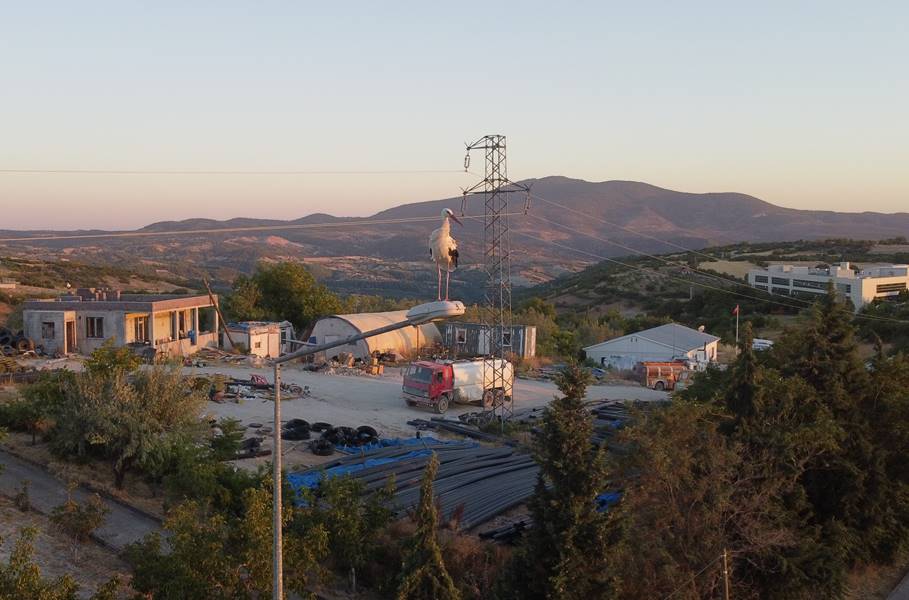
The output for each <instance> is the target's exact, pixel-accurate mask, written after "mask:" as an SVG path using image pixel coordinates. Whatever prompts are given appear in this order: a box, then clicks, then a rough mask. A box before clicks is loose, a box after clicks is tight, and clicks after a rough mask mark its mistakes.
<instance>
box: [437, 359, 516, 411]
mask: <svg viewBox="0 0 909 600" xmlns="http://www.w3.org/2000/svg"><path fill="white" fill-rule="evenodd" d="M503 362H504V366H502V363H503ZM493 363H495V366H493ZM499 368H502V369H503V373H504V381H501V380H500V381H494V380H495V379H496V378H495V372H496V370H497V369H499ZM451 371H452V375H453V381H452V388H453V390H454V398H453V400H454V401H455V402H464V403H467V402H482V400H483V394H484V392H486V391H487V390H497V389H501V392H502V394H503V395H504V396H505V397H507V398H510V397H511V394H512V389H513V388H514V367H513V366H512V365H511V363H510V362H508V361H507V360H506V361H502V360H501V359H495V361H492V360H482V359H480V360H470V361H454V362H452V363H451Z"/></svg>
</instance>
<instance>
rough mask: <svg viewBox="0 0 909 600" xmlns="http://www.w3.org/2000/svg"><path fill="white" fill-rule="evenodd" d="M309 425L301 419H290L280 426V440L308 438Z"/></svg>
mask: <svg viewBox="0 0 909 600" xmlns="http://www.w3.org/2000/svg"><path fill="white" fill-rule="evenodd" d="M309 431H310V425H309V423H308V422H307V421H304V420H303V419H291V420H290V421H288V422H287V423H285V424H284V427H282V428H281V439H282V440H293V441H297V440H308V439H309V437H310V436H309Z"/></svg>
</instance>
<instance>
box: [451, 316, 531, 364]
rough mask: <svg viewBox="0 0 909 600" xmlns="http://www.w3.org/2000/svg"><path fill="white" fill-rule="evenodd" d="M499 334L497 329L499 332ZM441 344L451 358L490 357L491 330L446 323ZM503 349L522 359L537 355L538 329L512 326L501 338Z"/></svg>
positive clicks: (481, 325)
mask: <svg viewBox="0 0 909 600" xmlns="http://www.w3.org/2000/svg"><path fill="white" fill-rule="evenodd" d="M496 330H497V331H498V328H496ZM441 334H442V344H443V345H444V346H445V348H446V349H447V350H448V352H449V355H450V356H451V357H452V358H473V357H477V356H486V355H487V354H489V330H488V329H487V328H486V326H485V325H483V324H482V323H462V322H457V321H455V322H452V321H447V322H445V323H443V324H442V325H441ZM502 346H503V347H504V348H505V351H506V352H510V353H512V354H514V355H515V356H519V357H521V358H531V357H533V356H536V353H537V328H536V327H534V326H533V325H512V326H511V327H509V328H506V329H505V331H504V332H503V334H502Z"/></svg>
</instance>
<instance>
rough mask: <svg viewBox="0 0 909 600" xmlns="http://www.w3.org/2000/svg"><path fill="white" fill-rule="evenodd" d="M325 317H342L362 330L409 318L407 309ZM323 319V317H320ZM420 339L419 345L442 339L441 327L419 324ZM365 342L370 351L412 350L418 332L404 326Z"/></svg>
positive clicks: (415, 343) (431, 324)
mask: <svg viewBox="0 0 909 600" xmlns="http://www.w3.org/2000/svg"><path fill="white" fill-rule="evenodd" d="M324 318H325V319H342V320H344V321H347V322H348V323H350V324H351V325H352V326H353V327H354V328H355V329H356V330H358V331H360V332H366V331H372V330H373V329H378V328H380V327H385V326H386V325H392V324H394V323H400V322H401V321H406V320H407V311H406V310H393V311H388V312H375V313H358V314H352V315H333V316H331V317H324ZM320 320H321V319H320ZM418 327H419V331H420V340H419V345H421V346H425V345H431V344H434V343H438V342H440V341H441V340H442V336H441V335H440V334H439V329H438V327H436V326H435V325H434V324H433V323H426V324H424V325H419V326H418ZM317 328H318V323H316V325H315V327H314V328H313V334H315V333H316V331H317ZM364 342H365V343H366V344H367V346H368V347H369V351H370V352H375V351H380V352H384V351H387V350H399V351H401V350H410V349H412V348H415V347H416V346H417V332H416V328H415V327H404V328H402V329H398V330H396V331H390V332H388V333H383V334H380V335H376V336H373V337H370V338H366V339H365V340H364Z"/></svg>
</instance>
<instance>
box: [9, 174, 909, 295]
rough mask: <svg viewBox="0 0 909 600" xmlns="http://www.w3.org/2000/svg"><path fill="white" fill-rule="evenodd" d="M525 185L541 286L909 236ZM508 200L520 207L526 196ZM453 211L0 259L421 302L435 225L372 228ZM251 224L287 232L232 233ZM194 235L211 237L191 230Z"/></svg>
mask: <svg viewBox="0 0 909 600" xmlns="http://www.w3.org/2000/svg"><path fill="white" fill-rule="evenodd" d="M523 183H525V184H529V185H531V186H532V193H533V196H532V198H531V205H530V211H529V214H528V215H523V214H517V215H514V216H512V217H510V219H511V226H512V228H513V230H514V231H515V232H516V234H515V235H514V236H513V239H512V248H513V252H514V259H513V260H514V267H515V268H514V273H515V276H516V282H515V283H516V285H531V284H535V283H540V282H544V281H547V280H550V279H552V278H553V277H555V276H557V275H559V274H562V273H565V272H571V271H576V270H578V269H580V268H582V267H583V266H585V265H587V264H589V263H591V262H594V261H595V258H594V257H592V256H590V255H589V254H587V255H585V254H582V253H577V252H574V251H572V250H570V249H578V250H581V251H585V252H588V253H592V254H595V255H602V256H610V257H611V256H622V255H628V254H629V253H630V252H629V250H628V248H632V249H635V250H640V251H645V252H668V251H673V250H677V249H678V247H677V246H683V247H687V248H702V247H706V246H711V245H721V244H728V243H731V242H738V241H747V242H762V241H783V240H795V239H819V238H835V237H843V238H845V237H849V238H853V239H883V238H892V237H898V236H906V235H907V234H909V213H897V214H883V213H871V212H863V213H838V212H832V211H812V210H797V209H790V208H783V207H779V206H775V205H773V204H770V203H768V202H765V201H763V200H760V199H758V198H755V197H753V196H748V195H746V194H739V193H729V192H723V193H708V194H692V193H686V192H678V191H673V190H667V189H663V188H659V187H656V186H653V185H649V184H646V183H640V182H633V181H605V182H588V181H583V180H579V179H569V178H566V177H545V178H542V179H533V180H528V181H525V182H523ZM514 196H515V197H514V205H515V206H516V209H517V211H518V212H519V211H520V209H521V208H522V206H523V198H522V197H520V195H514ZM460 206H461V198H460V197H457V198H447V199H442V200H431V201H427V202H418V203H412V204H405V205H401V206H397V207H394V208H390V209H388V210H384V211H381V212H379V213H376V214H375V215H372V216H371V217H367V218H340V217H333V216H331V215H325V214H313V215H308V216H305V217H302V218H299V219H296V220H292V221H279V220H263V219H253V218H232V219H229V220H224V221H219V220H214V219H189V220H185V221H170V222H159V223H153V224H151V225H148V226H146V227H144V228H142V229H140V230H139V231H138V232H139V233H143V234H158V235H152V236H148V237H124V238H87V239H84V240H72V239H70V240H47V241H29V242H0V255H13V256H15V255H20V256H21V255H28V256H36V257H42V258H48V259H52V258H54V257H58V256H61V255H66V256H70V257H72V258H74V259H75V258H78V259H79V260H81V261H83V262H96V263H102V264H124V263H127V264H128V263H139V264H142V265H145V266H147V267H149V268H153V269H155V270H156V271H157V272H159V273H160V274H161V275H162V276H165V275H167V274H169V273H174V274H179V275H180V276H184V277H192V276H194V275H199V274H201V273H202V272H203V271H204V272H208V273H211V274H212V275H213V276H214V277H215V278H216V279H221V280H222V281H227V280H229V279H231V278H232V277H233V276H234V275H235V274H236V273H238V272H244V271H249V270H251V269H252V267H253V266H254V265H255V263H256V262H257V261H260V260H281V259H297V260H306V261H308V262H311V263H313V265H318V267H317V269H318V270H319V272H320V273H321V275H322V277H323V278H324V279H326V280H327V282H328V283H329V284H330V285H332V286H334V287H335V288H337V289H340V290H342V291H343V290H347V291H350V290H359V291H367V292H372V293H382V294H387V295H425V293H424V292H425V291H426V282H428V281H430V280H434V276H435V274H434V272H433V270H432V267H431V265H430V263H429V262H428V257H427V256H426V237H427V235H428V233H429V232H430V231H431V230H432V229H433V228H434V227H435V226H436V225H435V223H434V221H421V222H412V223H406V222H405V223H400V222H399V223H390V224H370V223H369V221H377V220H397V219H410V218H419V217H435V216H438V215H439V213H440V212H441V210H442V208H444V207H450V208H452V209H454V210H455V211H456V212H457V211H458V210H459V208H460ZM512 212H515V209H512ZM467 213H468V214H471V215H480V214H482V199H481V198H479V197H471V198H470V199H469V206H468V210H467ZM249 227H277V228H282V227H288V228H287V229H274V230H264V231H239V232H238V231H235V230H236V229H238V228H249ZM196 230H216V231H214V232H206V233H189V232H192V231H196ZM220 230H224V231H220ZM229 230H234V231H229ZM80 233H95V234H97V233H101V232H27V231H0V237H3V238H15V237H27V236H35V235H52V234H56V235H70V234H71V235H79V234H80ZM168 233H173V234H174V235H168ZM640 234H643V236H642V235H640ZM455 235H456V237H457V238H458V239H459V240H460V241H461V246H462V249H463V251H462V253H461V256H462V263H463V264H464V267H465V268H464V269H462V270H461V271H460V272H459V275H458V278H459V279H460V280H461V281H462V282H463V281H466V282H468V283H470V282H479V281H481V279H482V277H481V273H480V271H479V263H480V262H481V261H482V235H483V230H482V226H481V221H480V220H477V219H470V220H467V221H466V222H465V227H464V228H463V230H456V232H455ZM590 235H593V236H596V237H599V238H601V240H609V242H612V243H609V242H606V241H601V240H597V239H593V238H591V237H589V236H590ZM528 236H532V237H528ZM532 238H540V239H543V240H546V242H556V243H557V244H560V245H561V246H562V247H560V246H557V245H553V244H550V243H546V242H541V241H538V240H537V239H532ZM667 242H668V244H667ZM672 244H675V245H676V246H672Z"/></svg>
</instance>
